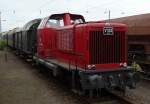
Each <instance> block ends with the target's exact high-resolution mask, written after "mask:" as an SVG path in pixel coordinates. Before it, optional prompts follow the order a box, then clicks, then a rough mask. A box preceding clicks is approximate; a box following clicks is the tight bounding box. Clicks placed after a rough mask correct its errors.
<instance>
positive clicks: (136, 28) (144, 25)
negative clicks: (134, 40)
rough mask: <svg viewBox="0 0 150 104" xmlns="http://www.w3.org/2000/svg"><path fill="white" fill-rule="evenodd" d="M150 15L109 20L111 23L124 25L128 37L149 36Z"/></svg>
mask: <svg viewBox="0 0 150 104" xmlns="http://www.w3.org/2000/svg"><path fill="white" fill-rule="evenodd" d="M149 21H150V13H148V14H141V15H134V16H128V17H122V18H116V19H111V22H119V23H124V24H126V25H127V27H128V32H127V33H128V35H150V29H149V28H150V22H149Z"/></svg>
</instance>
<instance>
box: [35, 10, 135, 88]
mask: <svg viewBox="0 0 150 104" xmlns="http://www.w3.org/2000/svg"><path fill="white" fill-rule="evenodd" d="M37 39H38V43H37V54H36V56H34V59H35V60H36V62H38V63H42V64H44V65H46V66H47V67H49V68H50V69H52V70H53V74H54V75H55V76H57V75H59V73H60V70H63V69H65V70H67V71H68V72H71V75H72V85H73V87H74V88H75V87H76V84H77V83H78V82H79V83H80V84H81V88H82V89H84V90H85V89H98V88H100V89H101V88H114V87H119V88H123V89H124V88H125V87H126V86H129V87H130V88H133V87H135V83H136V82H135V81H134V73H133V71H132V68H131V67H129V66H127V45H126V44H127V43H126V42H127V38H126V26H125V25H124V24H117V23H104V22H85V20H84V18H83V16H81V15H76V14H69V13H64V14H54V15H51V16H49V17H46V18H44V19H43V20H42V22H41V23H40V25H39V27H38V34H37ZM77 77H78V78H77ZM77 80H78V81H77Z"/></svg>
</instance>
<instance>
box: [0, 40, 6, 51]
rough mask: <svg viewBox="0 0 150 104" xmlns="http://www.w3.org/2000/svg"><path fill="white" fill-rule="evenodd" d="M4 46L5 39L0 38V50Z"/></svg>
mask: <svg viewBox="0 0 150 104" xmlns="http://www.w3.org/2000/svg"><path fill="white" fill-rule="evenodd" d="M5 47H6V41H4V40H0V50H4V49H5Z"/></svg>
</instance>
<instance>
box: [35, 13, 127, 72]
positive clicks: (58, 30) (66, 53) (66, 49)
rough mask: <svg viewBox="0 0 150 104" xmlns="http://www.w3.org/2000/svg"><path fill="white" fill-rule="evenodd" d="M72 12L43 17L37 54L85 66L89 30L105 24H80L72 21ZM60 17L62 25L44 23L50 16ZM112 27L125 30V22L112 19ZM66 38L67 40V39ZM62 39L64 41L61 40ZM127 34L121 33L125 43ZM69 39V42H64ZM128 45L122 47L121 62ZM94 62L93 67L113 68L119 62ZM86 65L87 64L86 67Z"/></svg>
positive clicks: (87, 56) (125, 60)
mask: <svg viewBox="0 0 150 104" xmlns="http://www.w3.org/2000/svg"><path fill="white" fill-rule="evenodd" d="M70 15H71V16H74V17H76V16H78V17H81V19H83V21H84V18H83V17H82V16H80V15H73V14H69V13H64V14H55V15H52V16H49V17H47V18H44V19H43V20H42V22H41V24H40V26H39V28H38V47H37V56H38V57H40V58H42V59H45V58H48V59H51V58H55V59H57V60H58V61H62V62H65V63H67V64H73V65H77V66H78V67H82V68H85V66H87V65H88V64H89V62H90V56H89V55H90V53H89V34H88V33H89V31H90V30H102V29H103V27H104V26H105V23H104V22H88V23H83V24H71V21H70V19H71V17H70ZM52 17H53V18H62V19H63V21H64V26H60V27H47V26H46V23H47V21H48V19H49V18H52ZM111 26H112V27H113V28H114V31H126V26H125V25H123V24H117V23H111ZM66 39H68V40H66ZM64 40H65V42H66V43H65V42H63V41H64ZM125 40H126V36H125V34H124V44H126V41H125ZM67 43H69V44H67ZM126 47H127V46H126V45H125V47H122V52H123V55H124V58H123V59H122V60H121V62H127V56H126V54H127V53H126V51H127V48H126ZM121 62H119V63H110V64H107V63H106V64H105V63H104V64H96V70H101V69H103V70H104V69H105V70H112V69H115V68H119V67H120V63H121ZM86 68H87V67H86Z"/></svg>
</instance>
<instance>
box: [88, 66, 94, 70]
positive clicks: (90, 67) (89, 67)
mask: <svg viewBox="0 0 150 104" xmlns="http://www.w3.org/2000/svg"><path fill="white" fill-rule="evenodd" d="M87 67H88V69H90V70H93V69H95V68H96V66H95V65H88V66H87Z"/></svg>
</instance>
